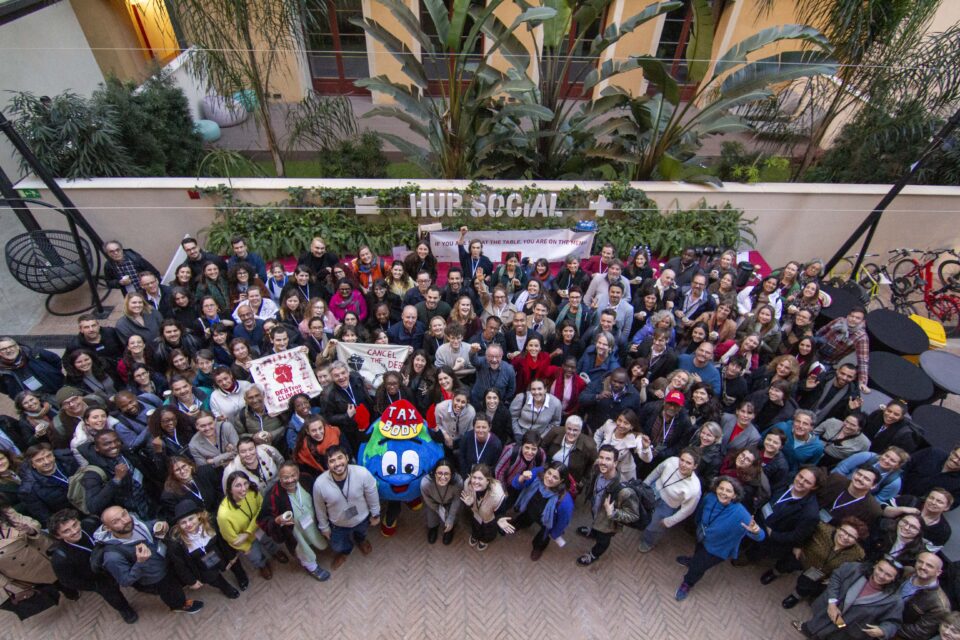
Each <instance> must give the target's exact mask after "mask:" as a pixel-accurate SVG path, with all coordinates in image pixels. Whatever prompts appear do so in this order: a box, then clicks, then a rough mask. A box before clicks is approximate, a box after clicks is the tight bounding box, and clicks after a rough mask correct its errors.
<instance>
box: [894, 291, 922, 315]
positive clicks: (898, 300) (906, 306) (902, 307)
mask: <svg viewBox="0 0 960 640" xmlns="http://www.w3.org/2000/svg"><path fill="white" fill-rule="evenodd" d="M890 307H891V308H892V309H893V310H894V311H896V312H897V313H902V314H903V315H905V316H909V315H913V314H915V313H916V312H917V308H916V307H915V306H914V304H913V302H911V301H910V300H907V299H906V297H904V296H899V295H897V294H896V293H895V292H893V291H891V292H890Z"/></svg>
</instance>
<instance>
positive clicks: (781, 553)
mask: <svg viewBox="0 0 960 640" xmlns="http://www.w3.org/2000/svg"><path fill="white" fill-rule="evenodd" d="M821 482H823V473H822V472H821V471H820V470H819V469H818V468H817V467H802V468H801V469H800V470H799V471H797V473H796V475H794V477H793V482H791V483H790V486H789V487H787V490H786V491H784V492H783V493H782V494H781V493H779V492H778V493H774V494H773V495H772V496H770V501H769V502H767V503H766V504H764V505H763V506H762V507H761V508H760V513H759V515H758V520H757V522H758V523H759V524H760V527H761V528H762V529H763V530H764V532H765V533H766V534H767V537H766V540H764V541H763V543H762V544H756V545H755V544H750V545H748V546H747V548H746V552H747V553H746V556H747V557H748V558H749V559H750V560H751V561H753V562H757V561H759V560H760V559H761V558H769V559H773V560H776V561H778V562H779V561H781V560H784V559H785V558H786V557H787V556H789V555H790V554H791V553H792V551H793V550H794V549H799V548H800V547H802V546H803V544H804V543H805V542H806V541H807V540H808V539H809V538H810V536H812V535H813V532H814V530H815V529H816V528H817V524H818V523H819V522H820V505H819V504H817V493H816V491H817V488H818V486H819V485H820V483H821ZM778 489H779V487H778ZM776 577H777V572H776V570H774V569H770V570H768V571H767V572H766V573H764V574H763V576H762V577H761V579H760V581H761V582H763V584H769V582H770V581H772V580H773V579H775V578H776Z"/></svg>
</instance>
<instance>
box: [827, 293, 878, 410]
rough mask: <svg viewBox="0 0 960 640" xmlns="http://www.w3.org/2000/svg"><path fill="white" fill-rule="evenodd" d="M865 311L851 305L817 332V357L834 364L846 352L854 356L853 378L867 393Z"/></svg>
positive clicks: (867, 357) (867, 340)
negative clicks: (855, 372)
mask: <svg viewBox="0 0 960 640" xmlns="http://www.w3.org/2000/svg"><path fill="white" fill-rule="evenodd" d="M866 317H867V312H866V310H865V309H864V308H863V307H853V308H852V309H850V311H848V312H847V315H846V317H844V318H837V319H836V320H833V321H831V322H830V324H828V325H827V326H825V327H824V328H822V329H820V331H818V332H817V338H818V342H819V351H818V354H819V358H820V360H821V361H822V362H824V363H825V364H828V365H831V366H836V365H837V364H838V363H839V362H840V361H841V360H842V359H843V358H844V357H846V356H847V355H848V354H850V353H854V352H855V353H856V356H857V366H856V370H857V381H858V384H859V386H860V391H862V392H863V393H870V388H869V387H868V386H867V378H868V375H869V369H870V338H869V336H868V335H867V323H866Z"/></svg>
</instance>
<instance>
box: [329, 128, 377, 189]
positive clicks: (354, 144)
mask: <svg viewBox="0 0 960 640" xmlns="http://www.w3.org/2000/svg"><path fill="white" fill-rule="evenodd" d="M318 163H319V172H320V175H321V176H322V177H324V178H386V177H387V157H386V156H385V155H383V142H382V141H381V140H380V135H379V134H377V133H374V132H372V131H364V132H363V133H362V134H360V135H358V136H354V137H351V138H347V139H345V140H339V141H338V142H337V143H336V144H335V145H334V146H333V148H332V149H331V150H330V153H328V154H325V155H322V156H320V157H319V158H318Z"/></svg>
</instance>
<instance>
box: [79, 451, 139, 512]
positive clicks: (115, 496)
mask: <svg viewBox="0 0 960 640" xmlns="http://www.w3.org/2000/svg"><path fill="white" fill-rule="evenodd" d="M82 455H83V456H84V457H85V458H86V459H87V460H88V461H89V462H90V465H91V466H96V467H98V468H99V469H101V470H102V471H103V472H104V473H105V474H106V478H107V479H106V481H104V480H103V479H101V477H100V475H99V474H98V473H97V472H96V471H94V470H88V471H87V472H86V473H84V474H83V479H82V480H81V483H82V484H83V488H84V490H85V492H86V499H87V513H91V514H94V515H99V514H100V513H102V512H103V510H104V509H106V508H107V507H110V506H113V505H119V506H122V507H124V508H126V509H128V510H130V511H133V512H134V513H136V514H137V515H138V516H140V518H141V519H145V518H150V517H152V516H153V512H154V511H155V509H156V503H155V502H154V500H153V499H152V497H151V494H153V496H155V495H156V489H157V477H158V472H157V471H156V468H155V467H154V465H153V464H152V463H151V462H150V461H148V460H147V459H146V458H144V457H142V456H141V455H140V454H139V453H137V452H135V451H127V450H124V451H122V452H121V455H122V456H123V459H124V460H126V461H127V463H129V466H130V467H131V468H130V470H129V472H128V473H127V475H126V477H124V479H123V480H121V481H120V482H119V483H118V482H114V481H113V475H114V471H113V470H114V468H115V467H116V466H117V464H119V462H120V461H119V460H118V459H117V458H113V459H112V460H111V459H107V458H104V457H103V456H101V455H100V454H98V453H96V452H95V451H93V450H92V449H87V450H85V451H83V452H82ZM135 469H136V470H137V471H139V472H140V473H141V474H143V479H142V481H141V486H142V487H143V490H144V494H145V495H144V496H143V500H139V499H138V495H137V493H136V492H135V490H134V481H133V476H134V470H135Z"/></svg>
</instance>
